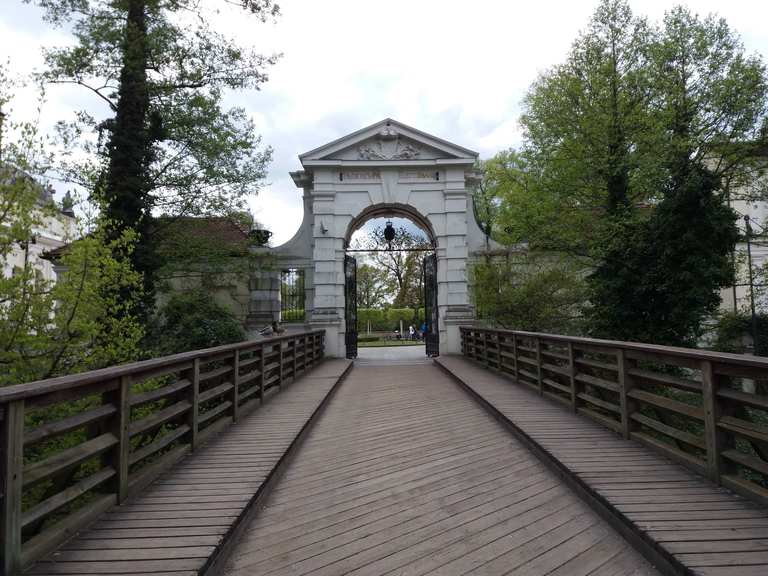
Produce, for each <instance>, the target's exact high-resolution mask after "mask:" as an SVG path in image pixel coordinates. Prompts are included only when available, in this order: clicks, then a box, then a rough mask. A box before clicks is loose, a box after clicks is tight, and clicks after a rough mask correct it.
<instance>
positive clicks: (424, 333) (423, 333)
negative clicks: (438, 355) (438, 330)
mask: <svg viewBox="0 0 768 576" xmlns="http://www.w3.org/2000/svg"><path fill="white" fill-rule="evenodd" d="M426 337H427V323H426V322H422V323H421V339H422V340H424V339H425V338H426Z"/></svg>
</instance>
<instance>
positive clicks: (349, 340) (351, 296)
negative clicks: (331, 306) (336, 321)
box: [344, 256, 357, 358]
mask: <svg viewBox="0 0 768 576" xmlns="http://www.w3.org/2000/svg"><path fill="white" fill-rule="evenodd" d="M344 302H345V305H344V307H345V310H344V318H345V320H346V333H345V334H344V343H345V344H346V346H347V358H357V260H355V259H354V258H353V257H352V256H344Z"/></svg>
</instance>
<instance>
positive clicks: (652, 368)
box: [461, 326, 768, 505]
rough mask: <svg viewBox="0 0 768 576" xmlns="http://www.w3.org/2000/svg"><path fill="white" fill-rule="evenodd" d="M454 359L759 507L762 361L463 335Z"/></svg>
mask: <svg viewBox="0 0 768 576" xmlns="http://www.w3.org/2000/svg"><path fill="white" fill-rule="evenodd" d="M461 351H462V354H464V355H465V356H467V357H468V358H471V359H473V360H476V361H478V362H480V363H481V364H483V365H484V366H486V367H488V368H491V369H494V370H498V371H500V372H503V373H506V374H508V375H510V376H512V377H513V378H514V379H515V380H516V381H517V382H519V383H521V384H524V385H527V386H529V387H530V388H532V389H534V390H535V391H536V392H538V394H540V395H542V396H546V397H548V398H551V399H553V400H555V401H557V402H560V403H562V404H564V405H565V406H567V407H569V408H570V409H571V410H573V411H574V412H577V413H579V414H583V415H585V416H587V417H589V418H591V419H593V420H595V421H596V422H598V423H599V424H602V425H603V426H606V427H608V428H610V429H611V430H614V431H615V432H617V433H619V434H621V435H623V437H624V438H626V439H633V440H637V441H639V442H642V443H643V444H646V445H647V446H650V447H651V448H653V449H656V450H660V451H661V452H662V453H664V454H665V455H667V456H669V457H670V458H672V459H674V460H676V461H677V462H679V463H681V464H683V465H685V466H687V467H688V468H690V469H692V470H694V471H695V472H698V473H700V474H703V475H705V476H707V477H709V478H710V479H711V480H712V481H714V482H716V483H718V484H720V485H723V486H725V487H727V488H730V489H732V490H734V491H736V492H738V493H740V494H742V495H743V496H745V497H748V498H750V499H753V500H755V501H757V502H759V503H762V504H764V505H765V504H768V358H761V357H756V356H745V355H740V354H727V353H720V352H712V351H708V350H696V349H692V348H677V347H671V346H658V345H653V344H641V343H636V342H619V341H612V340H598V339H592V338H582V337H571V336H562V335H555V334H542V333H537V332H522V331H513V330H495V329H487V328H475V327H465V326H464V327H461Z"/></svg>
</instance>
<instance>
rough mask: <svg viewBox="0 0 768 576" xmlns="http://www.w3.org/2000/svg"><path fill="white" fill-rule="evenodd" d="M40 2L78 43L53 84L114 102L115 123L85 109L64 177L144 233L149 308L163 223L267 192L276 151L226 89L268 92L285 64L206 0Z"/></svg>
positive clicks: (124, 225) (141, 251)
mask: <svg viewBox="0 0 768 576" xmlns="http://www.w3.org/2000/svg"><path fill="white" fill-rule="evenodd" d="M28 1H35V2H36V3H37V4H39V5H40V6H41V7H43V8H44V9H45V16H46V18H47V19H48V20H49V21H50V22H52V23H53V24H55V25H60V26H66V27H67V28H69V29H71V30H72V33H73V34H74V37H75V42H74V43H73V44H72V45H69V46H66V47H63V48H58V49H53V50H50V51H48V52H47V54H46V62H47V70H46V71H45V73H44V74H42V78H43V79H44V80H45V81H47V82H51V83H70V84H76V85H79V86H82V87H83V88H84V89H85V90H87V91H89V92H90V93H92V94H95V95H96V96H98V97H99V98H100V99H101V101H103V102H104V103H105V104H106V111H105V114H104V117H103V118H94V117H92V116H90V115H89V114H86V113H84V112H83V113H80V114H79V115H78V120H77V122H75V123H72V124H68V125H62V126H61V134H62V138H63V142H64V144H65V146H64V150H65V151H66V150H71V151H73V154H72V155H71V156H70V157H69V158H68V159H67V158H66V157H65V161H64V162H63V165H62V166H61V170H62V171H63V172H64V174H65V176H66V177H67V178H69V179H71V180H73V181H77V182H79V183H81V184H83V185H84V186H85V187H86V188H87V189H89V190H92V191H93V193H94V196H95V197H96V198H97V199H98V200H99V201H100V203H101V204H102V210H103V213H104V215H105V216H106V221H107V222H108V226H109V227H108V234H109V236H110V238H112V239H114V238H117V237H119V236H120V235H121V234H122V232H123V231H124V230H126V229H132V230H134V231H135V233H136V235H137V242H136V247H135V249H134V250H133V252H132V253H131V255H130V260H131V262H132V264H133V266H134V268H135V269H136V270H137V271H139V272H140V273H142V275H143V282H144V293H145V295H146V299H145V306H144V309H145V312H146V310H147V309H149V308H151V306H152V304H153V302H154V297H153V291H154V282H155V273H156V270H157V268H158V266H159V265H160V263H159V261H158V258H157V256H156V253H155V248H156V246H155V243H154V242H153V240H152V237H151V235H152V233H153V231H155V232H156V231H158V230H159V227H158V226H153V225H151V220H152V218H153V216H155V215H157V214H164V215H166V216H187V215H199V214H224V213H227V212H231V211H235V210H240V209H242V208H243V207H244V203H245V201H246V199H247V197H248V195H250V194H253V193H255V192H256V191H257V190H258V188H259V186H260V185H261V183H262V181H263V179H264V177H265V174H266V166H267V163H268V162H269V160H270V158H271V150H270V149H269V148H262V147H261V139H260V137H259V136H258V135H257V134H256V133H255V131H254V127H253V124H252V122H251V121H250V120H249V118H248V116H247V114H246V113H245V111H244V110H243V109H241V108H231V109H227V108H225V107H224V106H223V104H222V99H223V95H224V93H225V91H226V90H239V89H246V88H258V87H259V86H260V85H261V84H262V83H263V82H265V81H266V79H267V76H266V74H265V68H266V67H267V66H269V65H270V64H272V63H274V62H275V61H276V58H277V57H276V56H263V55H260V54H258V53H256V52H254V51H253V50H250V49H247V48H244V47H241V46H239V45H238V44H237V43H236V42H234V41H233V40H231V39H229V38H227V37H226V36H225V35H223V34H221V33H220V32H218V31H217V30H215V29H214V28H213V25H212V22H213V21H214V18H212V12H206V10H208V8H206V6H208V5H206V4H203V3H200V2H198V1H197V0H119V1H112V0H28ZM228 5H231V6H235V7H238V8H239V9H241V10H244V11H246V12H248V13H250V14H252V15H253V16H255V18H256V19H257V20H262V21H264V20H266V19H268V18H272V17H274V16H276V15H277V14H278V7H277V6H276V5H275V4H273V2H272V1H271V0H231V1H230V0H222V2H221V6H220V8H228ZM93 134H98V140H97V141H94V139H93V137H92V136H93ZM75 144H79V145H80V146H75ZM82 150H85V151H86V152H88V153H90V155H89V156H87V158H88V159H87V160H86V162H83V161H82V160H80V158H81V157H82V155H81V154H78V152H80V151H82Z"/></svg>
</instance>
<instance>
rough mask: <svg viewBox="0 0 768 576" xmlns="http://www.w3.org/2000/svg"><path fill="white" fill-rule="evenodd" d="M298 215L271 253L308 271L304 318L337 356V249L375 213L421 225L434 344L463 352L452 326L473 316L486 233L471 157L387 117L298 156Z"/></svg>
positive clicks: (340, 306) (340, 288)
mask: <svg viewBox="0 0 768 576" xmlns="http://www.w3.org/2000/svg"><path fill="white" fill-rule="evenodd" d="M299 159H300V161H301V164H302V166H303V168H304V169H303V170H300V171H297V172H292V173H291V176H292V177H293V180H294V182H295V183H296V185H297V186H298V187H300V188H302V189H303V191H304V220H303V222H302V225H301V227H300V228H299V231H298V232H297V233H296V235H295V236H294V237H293V238H292V239H291V240H290V241H288V242H287V243H286V244H284V245H282V246H278V247H277V248H275V250H274V252H275V254H276V255H277V257H278V260H279V261H280V262H282V263H297V265H299V266H301V267H303V268H304V269H305V270H306V272H307V278H308V280H307V284H306V286H307V288H306V290H307V291H306V309H307V311H308V316H307V324H308V325H309V326H311V327H312V328H323V329H325V331H326V353H327V354H328V355H329V356H336V357H343V356H344V351H345V350H344V331H345V327H344V320H345V318H344V255H345V249H346V247H347V243H348V242H349V239H350V237H351V235H352V233H353V232H354V230H356V229H357V228H359V227H360V226H362V224H363V223H364V222H365V221H367V220H369V219H370V218H373V217H376V216H379V215H386V214H390V215H398V214H399V215H402V216H404V217H406V218H409V219H411V220H413V221H414V222H415V223H416V224H417V225H419V226H420V227H422V228H423V229H424V230H425V231H426V232H427V234H428V235H429V236H430V238H431V239H432V241H433V243H434V247H435V253H436V256H437V285H438V288H437V294H438V296H437V301H438V313H439V326H440V348H441V350H442V351H444V352H445V353H458V352H459V351H460V337H459V330H458V326H459V324H466V323H468V322H471V321H472V320H473V319H474V314H473V309H472V307H471V305H470V300H469V289H468V281H467V261H468V258H469V257H470V253H471V252H473V251H479V250H482V249H483V247H484V245H485V238H484V236H483V233H482V231H481V230H480V228H479V227H478V225H477V223H476V221H475V218H474V215H473V211H472V207H471V192H470V190H469V186H468V181H469V180H471V179H472V178H473V177H474V173H473V171H472V167H473V165H474V163H475V161H476V159H477V153H476V152H473V151H471V150H468V149H466V148H462V147H461V146H457V145H456V144H452V143H450V142H446V141H445V140H442V139H440V138H437V137H435V136H431V135H429V134H426V133H424V132H421V131H419V130H416V129H415V128H411V127H409V126H406V125H405V124H402V123H400V122H396V121H395V120H391V119H386V120H382V121H381V122H377V123H376V124H373V125H371V126H368V127H367V128H363V129H362V130H358V131H357V132H354V133H352V134H349V135H347V136H344V137H343V138H340V139H338V140H334V141H333V142H331V143H329V144H325V145H324V146H321V147H319V148H316V149H314V150H311V151H309V152H307V153H305V154H302V155H300V156H299Z"/></svg>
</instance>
